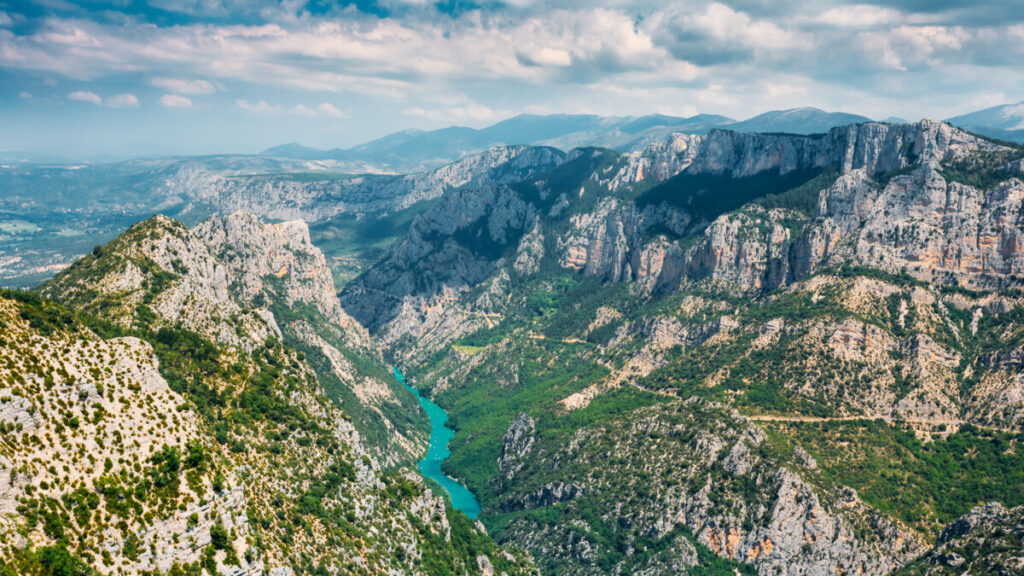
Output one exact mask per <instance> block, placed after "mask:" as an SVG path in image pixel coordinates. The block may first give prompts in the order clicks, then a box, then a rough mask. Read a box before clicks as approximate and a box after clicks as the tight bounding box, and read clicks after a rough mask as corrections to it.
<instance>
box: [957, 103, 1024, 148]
mask: <svg viewBox="0 0 1024 576" xmlns="http://www.w3.org/2000/svg"><path fill="white" fill-rule="evenodd" d="M947 122H949V123H950V124H952V125H954V126H958V127H960V128H963V129H965V130H970V131H971V132H976V133H978V134H982V135H984V136H990V137H992V138H1000V139H1003V140H1010V141H1013V142H1024V102H1018V103H1017V104H1004V105H1002V106H993V107H991V108H985V109H984V110H978V111H977V112H971V113H968V114H963V115H960V116H954V117H952V118H950V119H949V120H947Z"/></svg>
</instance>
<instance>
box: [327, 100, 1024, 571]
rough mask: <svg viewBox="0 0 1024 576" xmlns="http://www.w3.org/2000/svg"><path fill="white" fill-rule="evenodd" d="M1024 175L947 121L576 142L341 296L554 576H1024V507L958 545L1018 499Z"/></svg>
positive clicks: (415, 227)
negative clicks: (1007, 568) (959, 574)
mask: <svg viewBox="0 0 1024 576" xmlns="http://www.w3.org/2000/svg"><path fill="white" fill-rule="evenodd" d="M1022 161H1024V150H1022V149H1020V148H1014V147H1009V146H1005V145H1002V144H999V143H996V142H992V141H989V140H987V139H985V138H981V137H977V136H974V135H971V134H969V133H966V132H963V131H960V130H957V129H956V128H953V127H952V126H950V125H948V124H943V123H939V122H934V121H928V120H924V121H920V122H916V123H910V124H883V123H859V124H852V125H847V126H842V127H837V128H832V129H831V130H829V131H827V132H826V133H824V134H812V135H797V134H781V133H772V134H751V133H741V132H736V131H731V130H712V131H710V132H708V133H707V134H695V135H686V134H675V135H672V136H670V137H667V138H666V139H665V140H663V141H661V142H657V143H655V144H652V145H650V146H648V147H646V148H644V149H642V150H637V151H633V152H630V153H625V154H623V153H617V152H615V151H612V150H608V149H594V148H582V149H576V150H573V151H570V152H569V153H568V154H567V155H566V156H565V157H564V159H562V160H561V161H559V162H558V163H557V165H555V166H552V167H548V168H546V169H545V170H544V171H539V172H538V173H536V174H534V175H532V176H531V177H530V178H528V179H526V180H523V181H519V182H505V183H495V182H490V183H484V184H481V185H468V186H464V187H461V188H456V189H452V190H449V191H447V192H446V193H445V194H444V195H442V196H441V197H440V198H439V199H437V200H436V201H434V202H433V203H432V204H431V205H430V206H429V207H428V208H426V209H425V210H424V211H423V212H422V213H420V214H419V215H418V216H416V217H414V218H413V219H412V222H411V224H410V226H409V228H408V231H407V233H406V234H405V235H404V237H403V238H401V239H400V240H399V241H398V242H396V243H395V244H394V245H393V246H392V247H391V248H390V249H389V250H387V252H386V253H385V254H384V256H383V257H382V259H381V260H380V261H379V262H378V263H376V264H375V265H374V266H373V267H371V268H370V269H369V270H367V271H365V272H363V273H362V274H361V275H359V276H358V277H357V278H355V279H354V280H352V281H351V282H349V283H348V284H346V286H345V287H344V288H343V289H342V292H341V301H342V305H343V307H344V308H345V310H346V311H347V312H348V313H349V314H351V315H352V317H353V318H354V319H356V320H357V321H359V322H360V323H361V324H363V325H365V326H366V327H367V328H368V329H369V330H370V332H371V334H372V336H373V337H374V338H375V339H377V340H378V341H379V342H380V343H381V344H382V345H383V346H384V347H385V348H386V349H387V350H388V353H389V354H390V355H391V356H392V357H393V358H395V361H396V362H399V363H400V364H401V365H403V367H404V368H405V370H406V373H407V374H408V375H409V378H410V381H412V382H413V383H414V384H415V385H416V386H417V388H419V389H420V390H422V391H424V392H425V393H427V394H429V395H430V396H431V397H432V398H433V399H434V400H435V401H436V402H437V403H439V404H440V405H441V406H443V407H444V408H445V409H446V410H447V411H448V412H449V414H450V417H451V421H452V422H453V426H454V427H455V429H456V435H455V437H454V438H453V440H452V442H451V446H452V456H451V457H450V460H449V461H448V462H446V471H448V472H449V473H451V474H453V475H455V476H456V477H458V478H460V479H463V480H464V481H465V482H466V485H467V486H468V487H469V488H470V489H471V490H472V491H473V492H474V493H475V494H476V495H477V496H478V498H479V499H480V503H481V506H482V509H483V513H482V515H481V520H482V521H483V523H484V524H485V525H486V526H487V528H488V530H489V532H490V533H491V534H492V535H494V536H495V537H496V538H497V540H498V541H500V542H502V543H506V544H510V545H514V546H517V547H521V548H525V549H527V550H530V551H531V552H533V554H534V556H535V557H536V558H537V561H538V565H539V567H540V569H541V572H542V573H543V574H580V575H582V574H594V575H597V574H609V573H646V574H669V573H682V572H686V571H689V570H691V569H693V570H705V571H707V572H711V573H722V574H733V573H751V574H753V573H756V574H765V575H767V574H776V573H779V571H780V570H782V571H785V573H792V574H808V573H849V572H857V573H862V574H887V573H890V572H894V571H898V570H904V569H905V570H907V571H910V572H908V573H917V572H914V570H923V571H925V572H927V571H929V570H932V568H934V567H935V566H936V565H939V564H941V563H942V562H946V561H947V560H949V561H951V562H954V564H951V565H950V566H953V567H954V568H955V567H956V566H960V564H956V562H959V560H957V559H956V557H953V556H943V554H945V552H944V550H947V549H948V550H951V551H955V552H956V554H959V555H960V557H962V558H965V559H967V560H965V561H970V562H971V564H970V566H975V567H977V569H978V570H983V568H982V567H986V566H999V565H1008V564H1006V562H1011V563H1012V561H1013V559H1014V558H1017V557H1019V555H1020V551H1021V550H1022V549H1024V546H1022V545H1021V544H1020V543H1019V542H1017V541H1016V540H1014V538H1013V537H1005V536H1006V534H1007V532H1005V531H998V530H1000V529H998V528H995V526H996V525H1010V524H1012V521H1013V520H1012V516H1009V515H1003V516H999V515H998V514H993V515H992V516H993V520H992V521H991V526H992V527H986V528H984V530H985V531H986V533H987V534H992V535H994V536H991V537H989V536H977V537H971V538H972V539H968V538H965V539H963V540H960V541H957V542H955V543H954V540H955V539H956V536H953V534H960V533H962V532H961V531H960V529H959V528H957V526H960V525H961V524H962V523H963V522H966V523H968V524H970V525H975V524H979V522H976V521H975V520H972V518H974V517H977V516H978V515H979V512H978V511H977V510H976V507H977V506H981V505H986V504H987V503H993V502H994V503H998V506H1004V507H1006V508H1008V509H1009V508H1012V507H1014V506H1021V505H1024V500H1022V498H1021V494H1024V490H1022V489H1024V476H1022V475H1021V474H1020V473H1019V472H1018V471H1019V470H1024V460H1022V457H1021V452H1020V451H1019V446H1020V442H1021V439H1022V433H1024V380H1022V379H1021V376H1020V374H1021V366H1020V358H1021V357H1022V354H1024V352H1022V350H1021V349H1020V348H1021V343H1022V342H1024V331H1022V325H1021V323H1020V321H1019V319H1020V318H1021V314H1022V313H1024V299H1022V298H1021V289H1022V288H1024V249H1022V246H1024V219H1022V215H1021V205H1022V199H1024V181H1022V180H1021V166H1022V164H1021V163H1022ZM992 506H997V504H992ZM992 509H993V510H996V509H995V508H992ZM1000 514H1001V513H1000ZM1004 518H1005V520H1004ZM987 522H988V520H986V521H985V522H982V523H981V524H984V525H985V526H989V524H987ZM1000 523H1002V524H1000ZM979 534H980V532H979ZM1004 537H1005V538H1004ZM992 538H995V540H993V539H992ZM972 542H973V544H972ZM985 542H988V544H984V543H985ZM979 546H981V548H980V550H981V551H986V550H988V551H990V552H984V554H986V555H990V554H991V553H994V552H995V551H999V553H1000V554H1001V556H1000V558H1002V560H999V562H1002V564H999V563H997V562H995V561H993V562H992V563H988V564H986V561H987V560H986V559H985V558H983V557H982V556H979ZM985 546H988V547H987V548H986V547H985ZM1004 546H1005V548H1004ZM1007 559H1008V560H1007ZM937 563H938V564H937ZM963 565H964V566H967V564H963ZM696 567H699V568H696Z"/></svg>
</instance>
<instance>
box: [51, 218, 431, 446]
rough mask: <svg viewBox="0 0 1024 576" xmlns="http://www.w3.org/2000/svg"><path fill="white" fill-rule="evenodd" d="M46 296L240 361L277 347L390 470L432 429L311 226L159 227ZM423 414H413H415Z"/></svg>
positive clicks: (75, 272)
mask: <svg viewBox="0 0 1024 576" xmlns="http://www.w3.org/2000/svg"><path fill="white" fill-rule="evenodd" d="M42 293H43V294H45V295H47V296H49V297H52V298H55V299H60V300H61V301H63V302H67V303H70V304H74V305H75V306H78V307H81V308H84V309H86V310H89V311H92V312H95V313H97V314H102V315H104V316H105V317H107V318H111V319H113V320H114V321H115V322H117V323H118V324H120V325H121V326H123V327H125V328H127V327H131V326H136V325H145V326H146V327H147V328H148V329H152V330H155V329H158V328H160V327H161V326H166V327H181V328H185V329H188V330H190V331H193V332H196V333H198V334H200V335H202V336H204V337H206V338H209V339H210V340H212V341H214V342H216V343H218V344H221V345H224V346H228V347H235V348H238V349H240V350H243V351H245V352H250V353H251V352H252V351H254V350H258V349H259V348H261V347H263V346H265V345H266V344H267V342H268V341H269V340H270V339H275V340H287V341H289V342H290V343H293V344H294V345H296V346H298V347H300V348H302V349H303V350H304V351H306V352H308V353H310V354H313V355H314V356H315V357H316V359H317V360H320V361H319V362H317V363H316V366H317V369H318V372H319V377H320V379H321V385H323V386H324V387H325V388H327V389H328V390H329V391H330V392H331V393H332V395H333V396H334V397H335V399H336V400H338V401H341V402H342V403H347V404H346V406H345V408H346V410H347V411H348V412H349V413H350V414H351V415H352V417H353V418H354V419H355V422H356V424H357V425H358V426H359V427H360V428H361V429H362V430H363V432H364V433H365V434H366V435H367V442H366V443H367V445H368V446H369V447H371V448H372V449H373V451H374V453H375V455H376V456H377V457H379V458H380V459H381V461H382V462H384V463H385V464H387V465H395V464H398V463H401V462H403V461H412V460H414V459H415V458H416V457H417V455H418V454H419V453H420V451H421V450H422V448H423V447H424V446H425V441H426V424H425V422H420V423H419V425H418V426H413V427H410V426H409V425H408V422H409V419H408V418H407V417H406V416H404V415H402V414H401V413H402V412H405V411H406V410H409V411H413V410H414V409H415V401H414V400H413V399H410V398H407V397H405V395H404V394H402V392H401V391H400V387H399V385H398V384H397V383H395V382H393V381H392V380H391V379H390V378H389V377H388V374H387V372H386V371H385V370H383V369H381V370H379V371H377V372H375V373H370V372H368V371H367V370H365V369H359V368H357V366H359V365H360V363H359V362H357V361H356V359H357V358H359V357H363V358H365V359H368V360H369V361H370V362H378V361H379V360H380V351H379V350H378V349H377V345H376V344H375V343H373V342H372V341H371V339H370V336H369V334H368V333H367V331H366V329H365V328H363V327H362V326H361V325H360V324H359V323H358V322H356V321H354V320H353V319H352V318H351V317H350V316H349V315H348V314H347V313H346V312H345V311H344V310H343V309H342V308H341V305H340V303H339V302H338V299H337V296H336V295H335V290H334V284H333V281H332V279H331V272H330V269H329V268H328V267H327V262H326V260H325V259H324V256H323V254H322V253H321V252H320V250H318V249H317V248H316V247H315V246H313V244H312V243H311V242H310V239H309V229H308V227H307V226H306V224H305V223H304V222H301V221H293V222H283V223H280V224H265V223H262V222H260V221H259V219H258V218H256V217H255V216H254V215H252V214H248V213H245V212H237V213H235V214H232V215H230V216H224V217H214V218H211V219H209V220H206V221H205V222H203V223H201V224H200V225H199V226H197V227H195V228H194V229H191V230H190V229H188V228H186V227H185V226H184V225H183V224H181V223H179V222H176V221H174V220H171V219H169V218H166V217H164V216H154V217H153V218H151V219H149V220H146V221H144V222H141V223H139V224H137V225H135V226H133V227H132V228H131V229H129V230H128V232H126V233H125V234H124V235H122V236H121V237H119V238H118V239H117V240H114V241H113V242H111V243H110V244H109V245H108V246H106V247H105V248H103V251H102V252H101V253H100V254H99V255H98V256H97V255H91V256H88V257H86V258H85V259H83V260H82V261H80V262H79V263H78V264H76V265H75V266H73V267H72V268H70V269H69V270H68V271H66V272H65V273H63V274H61V275H59V276H57V277H56V278H55V279H54V280H53V281H51V282H50V283H48V284H47V285H46V286H45V287H44V288H43V289H42ZM413 413H416V412H413Z"/></svg>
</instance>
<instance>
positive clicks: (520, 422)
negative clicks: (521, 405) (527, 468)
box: [498, 412, 536, 480]
mask: <svg viewBox="0 0 1024 576" xmlns="http://www.w3.org/2000/svg"><path fill="white" fill-rule="evenodd" d="M535 430H536V427H535V425H534V423H533V418H530V416H529V414H526V413H524V412H520V413H519V414H516V417H515V419H513V420H512V423H511V424H509V426H508V430H506V431H505V435H504V436H502V437H501V443H502V446H501V457H500V458H498V471H499V472H500V473H501V475H502V477H504V478H505V479H506V480H511V479H512V478H514V477H515V475H516V472H518V471H519V470H520V469H521V468H522V467H523V464H522V460H523V459H524V458H526V456H527V455H529V453H530V450H531V449H532V448H533V442H534V432H535Z"/></svg>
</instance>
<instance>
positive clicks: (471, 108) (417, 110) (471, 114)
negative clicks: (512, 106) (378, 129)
mask: <svg viewBox="0 0 1024 576" xmlns="http://www.w3.org/2000/svg"><path fill="white" fill-rule="evenodd" d="M454 100H455V102H453V103H452V105H448V106H439V107H434V108H423V107H419V106H413V107H410V108H406V109H405V110H402V114H405V115H406V116H414V117H418V118H425V119H428V120H434V121H438V122H466V121H470V122H479V121H496V120H500V119H502V118H507V117H509V116H512V113H511V112H509V111H501V110H494V109H491V108H490V107H488V106H484V105H483V104H480V103H478V102H475V101H473V100H470V99H469V98H466V97H465V96H460V97H458V98H455V99H454Z"/></svg>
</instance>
